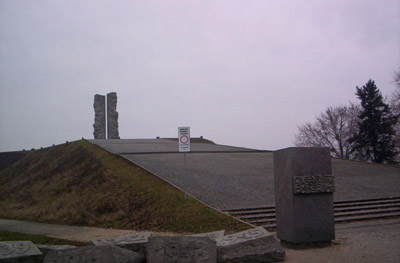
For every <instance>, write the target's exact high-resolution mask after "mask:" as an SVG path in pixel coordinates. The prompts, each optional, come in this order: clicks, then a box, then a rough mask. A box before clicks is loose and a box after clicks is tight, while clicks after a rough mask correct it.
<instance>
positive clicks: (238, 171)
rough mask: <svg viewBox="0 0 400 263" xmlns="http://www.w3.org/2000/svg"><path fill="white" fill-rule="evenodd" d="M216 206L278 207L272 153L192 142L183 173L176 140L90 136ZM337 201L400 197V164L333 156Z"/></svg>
mask: <svg viewBox="0 0 400 263" xmlns="http://www.w3.org/2000/svg"><path fill="white" fill-rule="evenodd" d="M89 141H90V142H91V143H94V144H97V145H99V146H101V147H103V148H104V149H106V150H108V151H110V152H113V153H116V154H121V155H122V156H123V157H125V158H127V159H128V160H130V161H132V162H133V163H135V164H137V165H139V166H142V167H143V168H145V169H147V170H149V171H151V172H153V173H155V174H156V175H158V176H160V177H162V178H163V179H165V180H167V181H168V182H170V183H171V184H173V185H176V186H177V187H179V188H181V189H183V188H184V187H185V186H186V190H187V192H188V193H189V194H191V195H193V196H194V197H196V198H198V199H200V200H202V201H203V202H205V203H207V204H209V205H211V206H213V207H215V208H218V209H221V210H223V209H233V208H245V207H255V206H266V205H274V204H275V201H274V183H273V180H274V179H273V163H272V154H273V153H272V152H266V151H258V150H254V149H246V148H240V147H230V146H222V145H214V144H204V143H192V152H191V153H188V154H187V176H186V178H184V176H183V154H181V153H178V152H177V150H178V143H177V142H176V141H170V140H164V139H145V140H89ZM332 169H333V175H335V177H336V178H335V180H336V193H335V194H334V200H335V201H341V200H355V199H371V198H383V197H395V196H400V166H390V165H381V164H370V163H364V162H355V161H348V160H340V159H332Z"/></svg>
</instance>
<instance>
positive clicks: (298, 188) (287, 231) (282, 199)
mask: <svg viewBox="0 0 400 263" xmlns="http://www.w3.org/2000/svg"><path fill="white" fill-rule="evenodd" d="M274 178H275V205H276V223H277V237H278V238H279V239H280V240H282V241H287V242H290V243H311V242H329V241H331V240H333V239H334V238H335V225H334V217H333V216H334V215H333V192H334V191H335V181H334V177H333V175H332V166H331V156H330V154H329V148H326V147H292V148H286V149H282V150H279V151H276V152H274Z"/></svg>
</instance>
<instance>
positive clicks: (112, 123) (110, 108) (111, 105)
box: [107, 92, 120, 139]
mask: <svg viewBox="0 0 400 263" xmlns="http://www.w3.org/2000/svg"><path fill="white" fill-rule="evenodd" d="M107 133H108V135H107V138H108V139H120V138H119V132H118V112H117V93H116V92H111V93H108V94H107Z"/></svg>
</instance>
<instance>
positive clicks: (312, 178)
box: [293, 175, 335, 194]
mask: <svg viewBox="0 0 400 263" xmlns="http://www.w3.org/2000/svg"><path fill="white" fill-rule="evenodd" d="M333 192H335V178H334V176H333V175H309V176H294V177H293V193H294V194H315V193H333Z"/></svg>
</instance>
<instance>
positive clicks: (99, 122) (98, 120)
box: [93, 94, 106, 139]
mask: <svg viewBox="0 0 400 263" xmlns="http://www.w3.org/2000/svg"><path fill="white" fill-rule="evenodd" d="M93 107H94V124H93V128H94V131H93V136H94V138H95V139H105V138H106V97H105V96H103V95H99V94H96V95H94V103H93Z"/></svg>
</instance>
